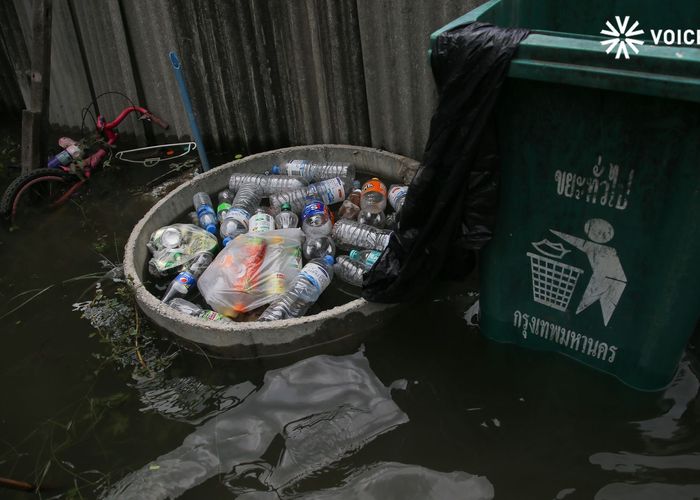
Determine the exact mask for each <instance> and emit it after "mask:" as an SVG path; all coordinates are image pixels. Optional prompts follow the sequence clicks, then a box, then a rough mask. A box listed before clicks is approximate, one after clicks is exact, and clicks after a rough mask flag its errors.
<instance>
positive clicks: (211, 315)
mask: <svg viewBox="0 0 700 500" xmlns="http://www.w3.org/2000/svg"><path fill="white" fill-rule="evenodd" d="M197 317H199V318H202V319H207V320H209V321H223V320H225V319H226V316H224V315H223V314H219V313H218V312H216V311H207V310H204V311H202V312H200V313H199V314H198V315H197Z"/></svg>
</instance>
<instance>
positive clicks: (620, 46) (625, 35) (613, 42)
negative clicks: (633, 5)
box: [600, 16, 644, 59]
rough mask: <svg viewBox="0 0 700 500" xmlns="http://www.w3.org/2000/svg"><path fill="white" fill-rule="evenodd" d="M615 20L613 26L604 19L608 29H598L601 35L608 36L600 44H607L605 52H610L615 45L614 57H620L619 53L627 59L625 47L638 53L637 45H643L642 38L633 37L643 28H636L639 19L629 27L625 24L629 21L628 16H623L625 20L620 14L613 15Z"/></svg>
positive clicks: (641, 31)
mask: <svg viewBox="0 0 700 500" xmlns="http://www.w3.org/2000/svg"><path fill="white" fill-rule="evenodd" d="M615 22H616V23H617V28H615V27H614V26H613V25H612V23H611V22H610V21H605V25H606V26H607V27H608V29H602V30H601V31H600V34H601V35H607V36H609V37H610V38H608V39H607V40H603V41H602V42H600V43H601V45H607V46H608V48H607V49H606V51H605V53H606V54H610V53H611V52H612V51H613V50H615V47H617V52H616V53H615V59H619V58H620V54H623V55H624V56H625V59H629V58H630V55H629V52H628V51H627V49H628V48H629V49H632V51H633V52H634V53H635V54H639V49H638V48H637V45H644V41H643V40H637V39H636V38H634V37H635V36H637V35H641V34H643V33H644V30H638V29H637V26H639V21H635V22H634V24H632V26H630V27H629V28H628V27H627V25H628V24H629V22H630V16H625V20H624V21H622V20H621V19H620V16H615Z"/></svg>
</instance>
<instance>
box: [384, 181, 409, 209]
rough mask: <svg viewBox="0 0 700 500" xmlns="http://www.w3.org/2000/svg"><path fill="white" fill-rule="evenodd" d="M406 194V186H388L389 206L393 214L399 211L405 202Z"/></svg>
mask: <svg viewBox="0 0 700 500" xmlns="http://www.w3.org/2000/svg"><path fill="white" fill-rule="evenodd" d="M406 193H408V186H404V185H402V184H392V185H391V186H389V195H388V196H389V204H390V205H391V207H392V208H393V209H394V211H395V212H400V211H401V208H402V207H403V202H404V201H406Z"/></svg>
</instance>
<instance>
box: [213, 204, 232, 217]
mask: <svg viewBox="0 0 700 500" xmlns="http://www.w3.org/2000/svg"><path fill="white" fill-rule="evenodd" d="M229 208H231V204H230V203H227V202H225V201H224V202H223V203H219V205H218V206H217V207H216V213H217V214H220V213H221V212H226V211H227V210H228V209H229Z"/></svg>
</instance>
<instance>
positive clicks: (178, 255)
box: [146, 224, 218, 277]
mask: <svg viewBox="0 0 700 500" xmlns="http://www.w3.org/2000/svg"><path fill="white" fill-rule="evenodd" d="M217 245H218V241H217V239H216V236H214V235H213V234H211V233H208V232H207V231H206V230H204V229H202V228H201V227H199V226H195V225H193V224H171V225H169V226H163V227H161V228H160V229H157V230H155V231H153V234H151V238H150V240H149V241H148V243H147V244H146V246H147V247H148V249H149V250H150V251H151V254H153V257H152V258H151V260H149V261H148V271H149V272H150V273H151V274H152V275H154V276H159V277H163V276H170V275H172V274H175V273H177V272H179V271H181V270H182V268H183V267H185V266H186V265H187V264H189V262H190V261H191V260H192V259H194V258H195V256H196V255H197V254H198V253H200V252H211V253H216V247H217Z"/></svg>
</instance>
